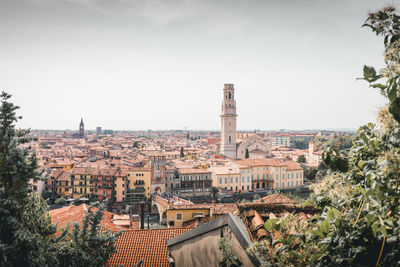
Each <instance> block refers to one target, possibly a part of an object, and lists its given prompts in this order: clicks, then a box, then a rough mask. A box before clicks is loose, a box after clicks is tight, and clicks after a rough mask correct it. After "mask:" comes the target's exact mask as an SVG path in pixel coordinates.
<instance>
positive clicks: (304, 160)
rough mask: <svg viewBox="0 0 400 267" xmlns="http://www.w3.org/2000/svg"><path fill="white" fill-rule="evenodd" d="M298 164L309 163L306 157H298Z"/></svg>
mask: <svg viewBox="0 0 400 267" xmlns="http://www.w3.org/2000/svg"><path fill="white" fill-rule="evenodd" d="M297 162H298V163H306V162H307V159H306V156H304V155H300V156H298V157H297Z"/></svg>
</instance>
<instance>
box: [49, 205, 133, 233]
mask: <svg viewBox="0 0 400 267" xmlns="http://www.w3.org/2000/svg"><path fill="white" fill-rule="evenodd" d="M87 209H89V206H88V205H86V204H81V205H79V206H75V205H70V206H67V207H63V208H60V209H55V210H51V211H50V212H49V214H50V217H51V222H52V223H53V224H56V223H58V225H57V228H58V229H59V230H60V229H62V228H65V227H67V225H68V222H69V221H70V227H71V228H70V229H72V227H73V226H74V223H76V222H77V223H79V224H82V218H83V216H84V215H85V211H86V210H87ZM113 215H114V213H112V212H108V211H104V218H103V220H102V221H101V225H102V226H103V227H105V228H107V229H109V230H113V231H120V230H125V229H127V228H125V227H121V226H117V225H115V224H113V223H112V222H111V219H112V217H113Z"/></svg>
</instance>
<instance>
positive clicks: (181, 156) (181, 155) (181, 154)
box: [179, 147, 185, 158]
mask: <svg viewBox="0 0 400 267" xmlns="http://www.w3.org/2000/svg"><path fill="white" fill-rule="evenodd" d="M179 157H180V158H183V157H185V153H184V152H183V147H181V153H180V155H179Z"/></svg>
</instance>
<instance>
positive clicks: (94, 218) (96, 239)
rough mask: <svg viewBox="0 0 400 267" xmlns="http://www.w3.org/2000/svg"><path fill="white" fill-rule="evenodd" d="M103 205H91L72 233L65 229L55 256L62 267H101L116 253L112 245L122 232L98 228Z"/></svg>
mask: <svg viewBox="0 0 400 267" xmlns="http://www.w3.org/2000/svg"><path fill="white" fill-rule="evenodd" d="M105 206H106V205H105V204H104V203H103V204H100V203H99V202H96V203H94V204H92V205H91V206H90V207H89V209H88V211H87V212H85V216H84V218H83V219H82V225H80V224H79V223H75V224H74V226H73V229H72V231H71V232H70V231H68V229H66V230H65V231H64V232H63V233H62V234H61V236H62V237H63V242H61V243H60V244H61V248H60V249H59V253H58V255H57V257H58V260H59V264H60V265H62V266H102V265H103V264H104V263H105V262H106V261H107V260H108V259H109V258H110V257H111V256H112V254H113V253H115V252H116V249H115V246H114V243H115V241H116V239H117V238H118V236H119V235H121V233H122V232H117V233H111V232H110V231H109V230H105V229H103V228H102V227H101V226H100V222H101V220H102V219H103V211H104V210H105Z"/></svg>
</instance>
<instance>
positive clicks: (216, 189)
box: [211, 186, 219, 197]
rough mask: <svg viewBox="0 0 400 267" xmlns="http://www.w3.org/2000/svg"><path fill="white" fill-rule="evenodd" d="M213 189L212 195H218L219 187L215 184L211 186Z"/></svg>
mask: <svg viewBox="0 0 400 267" xmlns="http://www.w3.org/2000/svg"><path fill="white" fill-rule="evenodd" d="M211 190H212V195H213V196H214V197H215V196H217V195H218V193H219V189H218V187H215V186H213V187H212V188H211Z"/></svg>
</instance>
